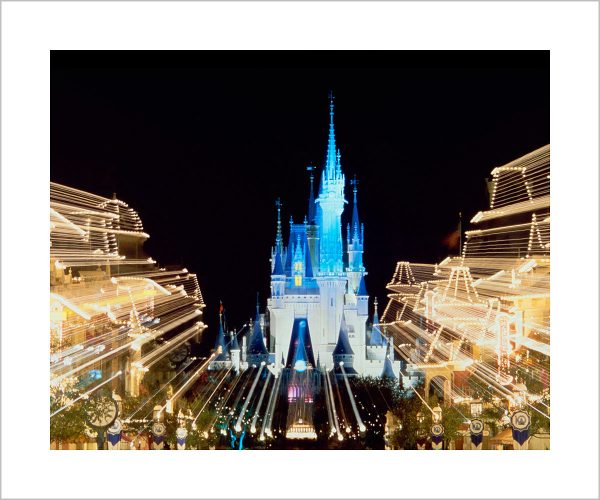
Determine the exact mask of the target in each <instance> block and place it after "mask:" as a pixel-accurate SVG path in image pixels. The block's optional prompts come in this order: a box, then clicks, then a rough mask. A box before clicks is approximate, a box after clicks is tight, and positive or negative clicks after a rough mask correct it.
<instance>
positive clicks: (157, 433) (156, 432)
mask: <svg viewBox="0 0 600 500" xmlns="http://www.w3.org/2000/svg"><path fill="white" fill-rule="evenodd" d="M166 431H167V428H166V427H165V424H163V423H162V422H155V423H154V425H152V449H153V450H162V449H163V448H164V446H165V443H164V440H165V432H166Z"/></svg>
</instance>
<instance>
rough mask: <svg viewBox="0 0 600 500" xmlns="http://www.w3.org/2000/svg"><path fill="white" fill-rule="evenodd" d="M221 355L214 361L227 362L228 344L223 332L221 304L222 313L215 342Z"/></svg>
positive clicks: (221, 313) (221, 312)
mask: <svg viewBox="0 0 600 500" xmlns="http://www.w3.org/2000/svg"><path fill="white" fill-rule="evenodd" d="M219 351H220V354H218V355H217V357H216V358H215V359H214V361H226V360H227V354H228V349H227V344H226V343H225V331H224V330H223V304H222V303H221V311H220V312H219V331H218V333H217V339H216V340H215V352H216V353H219Z"/></svg>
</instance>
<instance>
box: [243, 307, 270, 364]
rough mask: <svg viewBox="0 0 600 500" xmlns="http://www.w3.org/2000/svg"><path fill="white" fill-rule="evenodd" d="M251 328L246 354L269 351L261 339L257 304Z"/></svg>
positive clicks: (266, 352)
mask: <svg viewBox="0 0 600 500" xmlns="http://www.w3.org/2000/svg"><path fill="white" fill-rule="evenodd" d="M253 326H254V327H253V329H252V336H251V337H250V344H249V346H248V354H266V355H268V354H269V352H268V351H267V348H266V347H265V342H264V341H263V336H262V330H261V329H260V313H259V310H258V304H256V317H255V319H254V325H253Z"/></svg>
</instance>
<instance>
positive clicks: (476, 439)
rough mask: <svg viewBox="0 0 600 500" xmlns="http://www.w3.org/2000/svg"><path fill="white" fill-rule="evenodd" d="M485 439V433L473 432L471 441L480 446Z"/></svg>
mask: <svg viewBox="0 0 600 500" xmlns="http://www.w3.org/2000/svg"><path fill="white" fill-rule="evenodd" d="M482 441H483V433H481V434H471V443H473V444H474V445H475V446H479V445H480V444H481V442H482Z"/></svg>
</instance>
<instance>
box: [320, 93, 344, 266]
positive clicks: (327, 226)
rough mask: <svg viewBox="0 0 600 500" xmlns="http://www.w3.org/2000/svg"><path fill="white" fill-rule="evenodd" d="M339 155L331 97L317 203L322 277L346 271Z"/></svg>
mask: <svg viewBox="0 0 600 500" xmlns="http://www.w3.org/2000/svg"><path fill="white" fill-rule="evenodd" d="M345 183H346V180H345V177H344V174H343V173H342V168H341V162H340V155H339V151H338V150H336V147H335V130H334V125H333V95H330V97H329V141H328V145H327V157H326V161H325V168H324V169H323V172H322V174H321V187H320V190H319V197H318V198H317V200H316V203H317V224H318V226H319V236H320V242H319V246H320V256H319V259H320V261H319V274H324V275H331V274H341V273H343V271H344V265H343V258H342V255H343V248H342V212H343V211H344V204H345V203H347V202H346V200H345V199H344V186H345Z"/></svg>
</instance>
